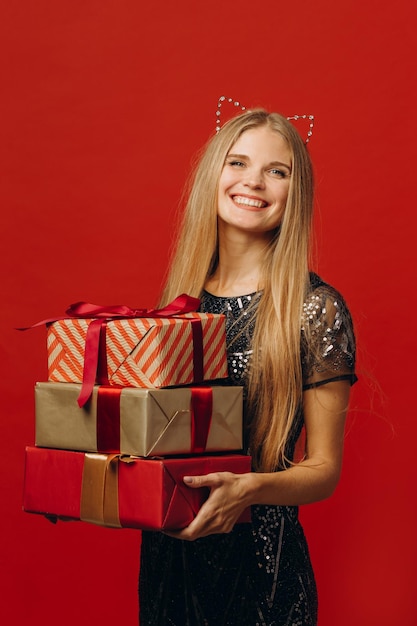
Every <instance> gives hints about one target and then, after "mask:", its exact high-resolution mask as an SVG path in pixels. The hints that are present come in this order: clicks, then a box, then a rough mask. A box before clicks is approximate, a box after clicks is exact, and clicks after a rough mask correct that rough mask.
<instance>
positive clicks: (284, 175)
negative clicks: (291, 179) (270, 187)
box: [269, 169, 289, 178]
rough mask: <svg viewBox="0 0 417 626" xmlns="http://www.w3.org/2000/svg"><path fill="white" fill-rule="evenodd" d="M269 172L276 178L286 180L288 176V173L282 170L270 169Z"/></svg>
mask: <svg viewBox="0 0 417 626" xmlns="http://www.w3.org/2000/svg"><path fill="white" fill-rule="evenodd" d="M269 171H270V173H271V174H272V175H273V176H277V177H278V178H287V177H288V176H289V174H288V172H285V171H284V170H278V169H272V170H269Z"/></svg>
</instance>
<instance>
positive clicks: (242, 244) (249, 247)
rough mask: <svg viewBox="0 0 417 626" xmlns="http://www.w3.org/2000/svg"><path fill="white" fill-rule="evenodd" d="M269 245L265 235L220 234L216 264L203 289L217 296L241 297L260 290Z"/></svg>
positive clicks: (220, 232)
mask: <svg viewBox="0 0 417 626" xmlns="http://www.w3.org/2000/svg"><path fill="white" fill-rule="evenodd" d="M268 243H269V239H267V238H266V237H265V235H264V234H262V235H260V236H256V235H255V236H254V234H253V233H233V232H232V233H231V232H222V231H220V230H219V262H218V265H217V267H216V270H215V272H214V274H213V275H212V276H211V277H210V278H209V279H208V281H207V282H206V285H205V287H206V289H207V290H208V291H210V293H213V294H214V295H217V296H242V295H245V294H249V293H254V292H255V291H258V290H259V289H262V287H263V286H262V276H261V274H262V263H263V259H264V257H265V251H266V249H267V246H268Z"/></svg>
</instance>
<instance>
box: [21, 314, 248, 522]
mask: <svg viewBox="0 0 417 626" xmlns="http://www.w3.org/2000/svg"><path fill="white" fill-rule="evenodd" d="M194 306H195V303H194ZM188 308H190V307H188ZM81 311H83V309H81ZM111 313H112V315H114V317H113V316H112V315H110V316H107V314H106V311H100V313H97V315H98V316H97V317H94V313H91V317H85V318H83V317H68V318H64V319H61V320H57V321H54V322H52V323H49V324H48V331H47V351H48V382H41V383H37V384H36V386H35V417H36V427H35V446H30V447H27V449H26V462H25V483H24V503H23V508H24V510H25V511H27V512H32V513H42V514H44V515H46V516H49V517H51V518H56V519H59V518H63V519H78V520H83V521H86V522H91V523H95V524H99V525H103V526H110V527H119V528H120V527H128V528H138V529H143V530H162V529H167V530H168V529H178V528H183V527H185V526H187V525H188V524H189V523H190V522H191V521H192V520H193V519H194V517H195V516H196V514H197V512H198V510H199V508H200V507H201V505H202V503H203V502H204V500H205V499H206V498H207V496H208V492H207V489H204V488H198V489H192V488H190V487H187V485H185V484H184V481H183V477H184V476H185V475H202V474H208V473H210V472H217V471H231V472H235V473H244V472H248V471H250V457H248V456H247V455H244V454H242V452H241V451H242V388H241V387H232V386H225V385H216V383H215V381H216V380H218V379H224V378H225V377H227V359H226V340H225V318H224V316H222V315H214V314H208V313H207V314H205V313H196V312H191V311H188V312H182V313H181V314H177V315H172V316H169V315H168V316H164V314H163V313H162V314H160V315H158V316H156V317H151V316H149V317H146V316H144V317H143V316H142V317H138V316H136V315H137V314H136V315H133V316H130V317H122V316H120V315H117V312H116V314H114V311H112V312H111ZM150 315H151V314H150ZM249 519H250V514H249V511H246V512H245V513H244V514H243V516H242V518H241V519H240V521H242V522H245V521H249Z"/></svg>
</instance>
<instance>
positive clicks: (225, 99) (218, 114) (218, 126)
mask: <svg viewBox="0 0 417 626" xmlns="http://www.w3.org/2000/svg"><path fill="white" fill-rule="evenodd" d="M224 102H227V103H230V104H233V106H235V107H239V108H240V109H241V110H242V111H246V110H247V109H246V107H245V106H243V104H240V102H237V101H236V100H233V98H228V97H227V96H220V98H219V100H218V102H217V110H216V134H217V133H218V132H219V130H220V129H221V121H220V117H221V107H222V104H223V103H224ZM287 120H309V123H310V125H309V128H308V132H307V139H306V140H305V143H306V144H307V143H308V142H309V141H310V138H311V136H312V134H313V127H314V115H292V116H290V117H287Z"/></svg>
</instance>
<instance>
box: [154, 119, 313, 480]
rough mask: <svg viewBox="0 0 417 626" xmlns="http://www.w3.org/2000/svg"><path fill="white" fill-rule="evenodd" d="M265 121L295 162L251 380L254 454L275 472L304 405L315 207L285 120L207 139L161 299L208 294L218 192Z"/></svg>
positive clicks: (268, 273) (308, 169)
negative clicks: (229, 164)
mask: <svg viewBox="0 0 417 626" xmlns="http://www.w3.org/2000/svg"><path fill="white" fill-rule="evenodd" d="M261 126H266V127H268V128H270V129H271V130H273V131H275V132H277V133H279V134H280V135H281V136H282V137H283V138H284V139H285V141H286V142H287V144H288V147H289V149H290V152H291V159H292V173H291V179H290V185H289V191H288V198H287V203H286V208H285V211H284V215H283V218H282V222H281V224H280V226H279V228H278V229H277V231H276V233H275V236H274V237H273V239H272V241H271V244H270V245H269V247H268V249H267V251H266V253H265V258H264V260H263V268H262V287H263V295H262V298H261V299H260V303H259V308H258V311H257V317H256V324H255V330H254V335H253V339H252V348H253V355H254V357H253V363H252V365H251V368H250V370H249V384H248V406H249V407H250V410H249V412H248V414H252V415H254V419H253V420H252V423H251V424H250V447H251V451H252V453H253V454H254V460H255V464H256V466H257V469H258V470H260V471H273V470H274V469H276V468H277V467H278V466H285V465H286V464H287V463H288V459H287V458H286V454H285V452H286V443H287V441H288V438H289V435H290V432H291V429H292V427H293V425H294V420H295V418H296V416H297V414H298V411H299V410H300V406H301V399H302V370H301V357H300V333H301V316H302V307H303V303H304V301H305V297H306V293H307V290H308V285H309V244H310V232H311V221H312V210H313V172H312V165H311V161H310V157H309V155H308V152H307V150H306V147H305V144H304V142H303V140H302V139H301V137H300V136H299V134H298V132H297V131H296V130H295V128H294V127H293V126H292V124H290V123H289V122H288V121H287V119H286V118H285V117H283V116H281V115H279V114H278V113H268V112H267V111H264V110H263V109H256V110H253V111H248V112H245V113H243V114H242V115H239V116H237V117H235V118H233V119H232V120H230V121H229V122H228V123H227V124H225V125H224V126H223V128H222V130H221V131H220V132H219V133H218V135H215V136H214V137H213V138H212V139H211V140H210V141H209V143H208V144H207V146H206V148H205V150H204V152H203V154H202V156H201V159H200V161H199V164H198V166H197V168H196V170H195V172H194V175H193V178H192V179H191V184H190V191H189V195H188V201H187V204H186V207H185V211H184V214H183V218H182V225H181V228H180V229H179V232H178V236H177V240H176V245H175V251H174V255H173V258H172V263H171V267H170V271H169V275H168V279H167V281H166V285H165V288H164V291H163V294H162V299H161V304H165V303H167V302H169V301H170V300H172V299H173V298H175V296H177V295H178V294H179V293H183V292H186V293H188V294H190V295H192V296H195V297H199V296H200V295H201V292H202V290H203V288H204V285H205V283H206V281H207V278H208V277H209V276H210V275H211V274H212V273H213V271H214V269H215V267H216V264H217V261H218V235H217V194H218V182H219V178H220V174H221V172H222V169H223V166H224V162H225V159H226V156H227V154H228V152H229V151H230V149H231V147H232V146H233V145H234V144H235V143H236V141H237V140H238V138H239V137H240V136H241V135H242V133H244V132H245V131H247V130H249V129H253V128H258V127H261ZM265 337H267V338H268V339H267V340H265Z"/></svg>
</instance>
